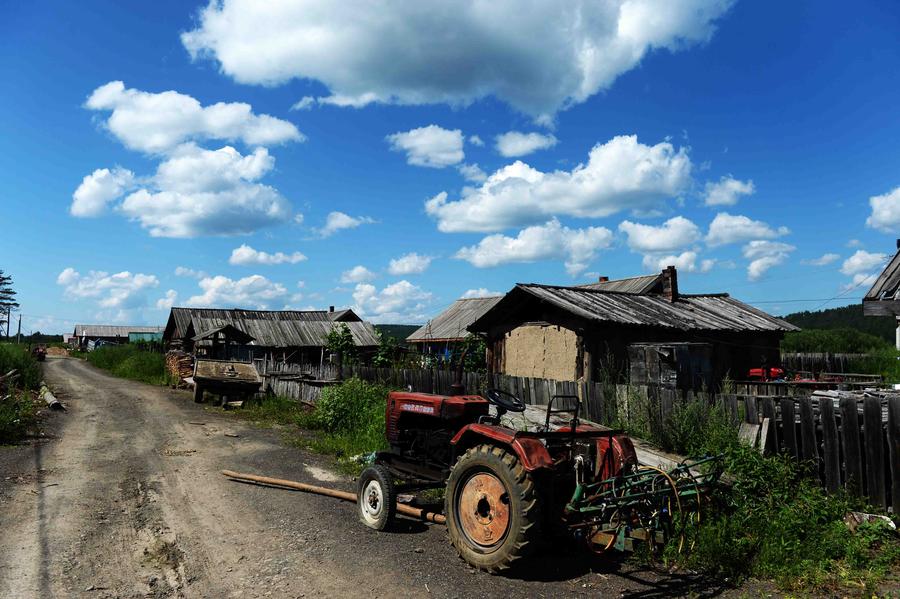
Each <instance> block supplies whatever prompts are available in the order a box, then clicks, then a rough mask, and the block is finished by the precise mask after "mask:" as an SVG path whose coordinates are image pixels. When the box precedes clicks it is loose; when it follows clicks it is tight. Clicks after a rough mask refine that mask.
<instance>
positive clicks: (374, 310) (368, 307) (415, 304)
mask: <svg viewBox="0 0 900 599" xmlns="http://www.w3.org/2000/svg"><path fill="white" fill-rule="evenodd" d="M431 300H432V294H431V293H430V292H428V291H425V290H423V289H422V288H421V287H419V286H417V285H413V284H412V283H410V282H409V281H406V280H402V281H398V282H396V283H393V284H391V285H388V286H387V287H385V288H384V289H382V290H381V291H379V290H378V289H377V288H376V287H375V286H374V285H371V284H369V283H359V284H358V285H357V286H356V288H355V289H354V291H353V301H354V302H355V304H354V306H353V310H354V311H355V312H357V313H358V314H360V315H361V316H364V317H366V318H370V319H371V320H374V321H375V322H410V321H423V320H425V315H424V310H425V308H426V307H427V306H428V304H429V303H430V302H431Z"/></svg>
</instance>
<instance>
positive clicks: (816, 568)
mask: <svg viewBox="0 0 900 599" xmlns="http://www.w3.org/2000/svg"><path fill="white" fill-rule="evenodd" d="M668 424H669V426H668V427H666V430H667V431H668V432H667V435H666V436H664V437H663V438H660V439H657V441H659V442H660V444H661V445H663V446H664V447H665V448H666V449H669V450H671V451H676V452H678V453H682V454H689V455H705V454H718V453H722V454H724V459H725V472H726V473H727V474H728V475H729V476H730V477H731V479H732V480H733V482H732V484H731V485H720V486H719V487H718V488H717V490H716V491H715V492H714V494H713V497H712V498H711V499H712V501H711V503H710V504H709V505H708V506H707V507H706V509H705V511H704V512H703V513H702V520H701V522H700V523H699V524H696V523H692V524H691V525H689V526H688V528H687V530H686V536H687V539H688V541H689V546H693V547H694V549H693V550H692V551H690V552H689V553H686V554H679V553H678V552H677V544H678V539H673V540H672V542H671V543H670V544H669V546H667V548H666V550H665V552H664V554H663V555H664V557H665V558H666V560H667V561H669V562H674V563H677V564H679V565H682V566H685V567H690V568H695V569H701V570H704V571H706V572H708V573H710V574H713V575H716V576H721V577H729V578H731V579H736V580H740V579H743V578H747V577H751V576H753V577H758V578H764V579H771V580H774V581H775V582H776V583H777V584H778V585H779V586H780V587H781V588H782V589H784V590H787V591H792V592H801V593H805V592H812V593H825V594H843V595H846V594H854V595H856V594H859V595H862V594H867V595H869V596H871V595H872V594H873V593H875V592H876V590H877V588H878V585H879V584H880V583H882V582H883V581H885V579H886V577H888V576H890V575H891V572H892V571H893V572H896V571H898V569H900V538H898V536H897V534H896V533H894V532H892V531H890V530H888V528H887V526H886V525H884V524H866V525H864V526H861V527H860V528H859V529H857V531H856V532H855V533H851V532H850V531H849V529H848V528H847V526H846V525H845V524H844V523H843V517H844V515H845V514H846V513H847V512H848V511H851V510H862V511H870V512H871V511H874V509H873V508H871V507H867V506H865V505H864V504H863V501H862V500H860V499H856V498H851V497H849V496H847V495H845V494H837V495H828V494H827V493H826V492H825V491H824V490H823V489H822V488H821V487H820V486H819V484H818V482H817V481H815V480H811V479H809V478H807V477H805V476H804V471H803V468H802V467H801V466H798V465H797V463H796V462H795V461H793V460H792V459H790V458H787V457H786V456H780V455H779V456H771V457H764V456H762V455H760V453H759V452H758V451H756V450H754V449H751V448H749V447H746V446H743V445H741V444H740V443H739V442H738V440H737V435H736V432H735V430H734V427H732V426H731V425H730V424H729V423H728V420H727V417H726V415H725V413H724V412H723V411H722V410H721V409H720V408H717V407H710V406H707V405H706V404H704V403H703V402H699V401H698V402H693V403H692V404H687V405H684V406H681V407H679V408H678V409H676V410H675V412H674V415H673V417H672V418H671V419H670V422H669V423H668Z"/></svg>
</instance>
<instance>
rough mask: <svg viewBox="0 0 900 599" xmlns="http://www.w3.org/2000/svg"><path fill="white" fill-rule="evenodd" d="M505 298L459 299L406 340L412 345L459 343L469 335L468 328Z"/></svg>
mask: <svg viewBox="0 0 900 599" xmlns="http://www.w3.org/2000/svg"><path fill="white" fill-rule="evenodd" d="M501 299H503V296H494V297H473V298H467V299H458V300H456V301H455V302H453V304H451V306H450V307H449V308H447V309H446V310H444V311H443V312H441V313H440V314H438V315H437V316H435V317H434V318H432V319H431V320H429V321H428V322H427V323H425V324H424V325H422V326H421V327H419V328H418V329H417V330H416V331H414V332H413V333H412V335H410V336H409V337H407V338H406V340H407V341H409V342H412V343H423V342H427V341H458V340H461V339H464V338H465V337H466V335H468V334H469V332H468V330H467V329H468V328H469V325H471V324H472V323H473V322H475V321H476V320H478V319H479V318H480V317H481V316H482V315H483V314H484V313H485V312H487V311H488V310H490V309H491V308H493V307H494V306H495V305H496V304H497V302H499V301H500V300H501Z"/></svg>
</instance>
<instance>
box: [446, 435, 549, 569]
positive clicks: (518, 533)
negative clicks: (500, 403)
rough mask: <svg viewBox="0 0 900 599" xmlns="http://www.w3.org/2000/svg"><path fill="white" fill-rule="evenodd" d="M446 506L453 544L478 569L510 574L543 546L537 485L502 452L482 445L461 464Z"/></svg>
mask: <svg viewBox="0 0 900 599" xmlns="http://www.w3.org/2000/svg"><path fill="white" fill-rule="evenodd" d="M444 501H445V506H444V514H445V515H446V517H447V530H448V531H449V533H450V542H451V543H453V546H454V547H456V550H457V552H458V553H459V555H460V557H462V558H463V559H464V560H465V561H466V562H468V563H469V564H470V565H472V566H474V567H476V568H479V569H481V570H486V571H488V572H499V571H502V570H506V569H508V568H510V567H511V566H512V565H513V564H514V563H515V562H516V561H517V560H519V559H521V558H523V557H526V556H527V555H529V554H530V553H531V552H532V551H533V550H534V548H535V546H536V545H537V543H538V540H539V535H540V511H541V502H540V498H539V496H538V493H537V489H536V488H535V484H534V481H533V480H532V477H531V475H530V474H529V473H528V472H527V471H526V470H525V468H524V467H523V466H522V464H521V463H520V462H519V460H518V459H517V458H516V456H515V455H513V454H512V453H510V452H509V451H507V450H505V449H503V448H501V447H497V446H495V445H479V446H477V447H473V448H472V449H470V450H468V451H467V452H466V453H465V454H464V455H463V456H462V457H461V458H459V460H457V462H456V464H455V465H454V466H453V470H452V471H451V472H450V478H449V479H448V480H447V492H446V495H445V499H444Z"/></svg>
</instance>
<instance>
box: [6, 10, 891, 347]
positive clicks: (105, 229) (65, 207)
mask: <svg viewBox="0 0 900 599" xmlns="http://www.w3.org/2000/svg"><path fill="white" fill-rule="evenodd" d="M368 4H369V3H358V2H345V3H328V2H312V1H302V2H301V1H298V2H293V3H291V2H285V3H271V4H269V5H267V8H266V10H265V11H264V12H260V8H259V6H258V5H254V4H253V3H251V2H248V1H232V0H225V1H224V2H222V3H221V4H220V3H214V4H213V5H209V6H207V5H206V4H205V3H194V4H190V3H186V2H156V3H151V4H140V3H127V5H126V3H111V2H110V3H95V2H79V3H71V2H49V3H40V4H36V3H5V4H4V5H3V7H2V8H0V11H2V18H0V69H2V74H3V80H4V81H6V84H5V85H4V88H3V90H2V93H0V113H2V114H3V115H4V118H3V119H2V121H0V156H2V157H3V158H2V160H0V205H2V207H3V214H4V218H3V221H2V222H3V223H4V226H3V236H2V242H0V243H2V247H3V251H2V254H0V255H2V259H0V268H2V269H3V270H4V271H6V272H7V273H9V274H11V275H12V276H13V277H14V280H15V282H16V288H17V289H18V291H19V297H20V301H21V304H22V309H21V312H22V315H23V318H22V323H23V325H22V326H23V331H25V332H28V331H34V330H41V331H45V332H51V331H52V332H61V331H68V330H71V328H72V326H73V325H74V323H75V321H79V322H86V321H87V322H128V323H133V324H144V323H150V324H155V323H163V322H164V321H165V318H166V316H167V312H168V310H167V307H168V306H169V305H171V304H173V303H174V304H175V305H218V306H223V307H236V306H242V307H251V308H254V307H259V308H264V307H265V308H270V309H281V308H283V307H285V306H289V307H293V308H307V307H318V308H322V307H327V306H328V305H336V306H339V307H345V306H352V307H354V308H356V309H357V310H359V311H360V312H361V313H363V314H364V315H365V316H366V317H367V318H370V319H372V320H374V321H376V322H422V321H424V320H425V319H427V318H428V317H430V316H433V315H434V314H436V313H437V312H439V311H440V310H442V309H443V308H444V307H446V306H447V305H448V304H449V303H450V302H452V301H453V300H454V299H456V298H458V297H460V296H462V295H464V294H469V295H477V294H480V293H485V292H503V291H506V290H508V289H509V288H510V287H512V285H514V284H515V283H516V282H541V283H551V284H575V283H582V282H587V281H590V280H593V279H595V278H596V277H597V276H598V275H606V276H610V277H613V278H615V277H623V276H629V275H635V274H642V273H647V272H653V271H656V270H657V269H658V268H659V267H660V266H664V265H665V264H668V263H674V264H676V265H677V266H678V267H679V274H680V286H681V288H682V290H683V291H688V292H704V291H707V292H722V291H726V292H729V293H731V294H732V295H734V296H735V297H738V298H739V299H742V300H745V301H748V302H750V303H752V304H755V305H758V306H759V307H761V308H764V309H766V310H768V311H771V312H774V313H787V312H792V311H796V310H801V309H816V308H818V307H821V306H822V305H827V306H836V305H842V304H846V303H850V302H854V301H858V300H859V297H860V296H861V295H862V294H863V293H864V292H865V289H866V281H867V277H869V276H871V275H872V274H873V273H876V272H877V271H878V270H879V269H880V266H881V264H883V263H884V261H885V260H886V258H887V255H888V254H892V253H893V249H894V239H895V237H897V236H900V187H898V186H900V177H898V175H897V172H898V171H897V164H898V159H900V150H898V145H897V143H896V140H897V139H898V137H900V136H898V133H900V131H898V129H900V122H898V118H897V114H898V113H897V110H896V106H897V97H898V91H900V80H898V77H900V70H898V69H897V65H898V58H900V45H898V44H897V43H896V39H897V38H898V33H900V10H898V9H897V8H896V7H894V6H893V5H892V4H891V3H857V4H854V6H853V8H852V9H850V8H847V7H846V6H838V5H837V4H833V5H829V3H818V2H790V3H783V2H778V3H776V2H766V1H758V2H748V1H738V2H729V1H727V0H685V1H683V2H671V1H668V0H666V1H663V0H659V1H657V0H629V1H627V2H626V1H624V0H622V1H610V2H607V3H602V4H601V3H588V2H585V3H578V2H572V3H567V4H560V3H551V2H546V3H544V2H536V3H534V4H532V5H531V6H530V7H529V8H527V9H525V8H521V6H519V5H518V3H514V2H509V3H507V2H501V1H498V2H494V3H490V4H482V3H477V2H471V3H470V2H463V3H459V4H453V5H451V4H452V3H402V2H386V3H385V4H384V6H382V7H379V8H377V9H372V8H369V7H368ZM426 4H431V5H427V6H426ZM511 7H512V8H511ZM372 10H375V12H374V13H373V14H370V11H372ZM119 82H120V83H119ZM476 165H477V168H476ZM329 223H330V225H329ZM392 261H394V262H393V264H392ZM830 298H836V299H831V301H829V302H828V303H827V304H826V300H829V299H830Z"/></svg>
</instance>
